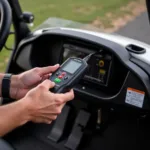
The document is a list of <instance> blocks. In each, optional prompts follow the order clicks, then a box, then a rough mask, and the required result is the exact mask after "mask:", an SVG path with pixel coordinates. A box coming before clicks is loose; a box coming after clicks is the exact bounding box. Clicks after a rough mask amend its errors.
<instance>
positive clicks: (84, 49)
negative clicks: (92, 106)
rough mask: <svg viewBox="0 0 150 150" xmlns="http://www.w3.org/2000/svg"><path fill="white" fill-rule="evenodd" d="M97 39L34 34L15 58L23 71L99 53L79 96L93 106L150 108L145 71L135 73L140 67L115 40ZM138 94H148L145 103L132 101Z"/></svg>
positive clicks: (76, 88)
mask: <svg viewBox="0 0 150 150" xmlns="http://www.w3.org/2000/svg"><path fill="white" fill-rule="evenodd" d="M92 39H93V38H92ZM99 39H100V38H99ZM95 40H96V39H94V40H93V41H92V40H90V36H89V37H84V38H83V37H81V34H80V35H79V36H74V35H73V36H71V35H65V34H62V33H60V34H58V33H53V30H51V32H49V30H48V31H47V30H44V31H42V34H40V36H39V35H34V34H33V35H31V36H30V37H28V38H27V39H25V40H24V41H22V42H21V43H20V45H19V47H18V50H17V52H16V55H15V58H14V59H15V61H16V63H17V65H18V66H19V67H20V68H21V69H23V70H28V69H30V68H34V67H44V66H49V65H55V64H57V63H59V64H62V63H63V62H64V61H65V60H66V59H67V58H69V57H79V58H84V57H86V56H87V55H89V54H90V53H94V52H95V53H96V54H95V55H93V56H92V57H91V58H90V60H89V61H88V64H89V68H88V70H87V72H86V74H85V75H84V77H83V78H82V79H81V80H80V82H79V84H77V85H76V86H75V87H74V91H75V93H76V97H77V98H81V99H83V100H85V101H87V102H92V103H101V102H114V103H117V104H126V105H131V106H136V107H140V108H143V107H145V108H147V107H149V106H148V104H147V103H148V100H146V99H147V98H148V97H147V96H146V95H147V94H146V93H147V91H146V88H145V85H144V84H145V82H144V81H141V78H140V75H142V73H143V72H142V73H140V71H142V70H141V69H140V67H139V68H138V70H136V71H137V72H134V71H135V70H132V69H133V67H137V66H136V65H135V64H134V63H131V62H128V61H129V60H130V54H129V52H128V51H127V50H126V49H125V48H124V47H121V46H118V45H117V44H116V43H111V41H103V39H100V42H96V41H95ZM119 48H120V49H119ZM126 63H127V64H126ZM130 63H131V64H130ZM128 65H131V66H128ZM136 69H137V68H136ZM142 82H143V83H142ZM137 87H138V88H137ZM134 91H137V95H138V92H143V93H144V94H143V96H144V98H143V102H141V103H138V102H137V103H136V104H133V103H130V102H128V97H127V94H128V92H132V93H133V94H135V93H134ZM129 98H130V97H129ZM144 99H145V100H144Z"/></svg>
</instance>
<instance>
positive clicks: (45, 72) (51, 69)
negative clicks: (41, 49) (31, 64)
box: [39, 64, 59, 76]
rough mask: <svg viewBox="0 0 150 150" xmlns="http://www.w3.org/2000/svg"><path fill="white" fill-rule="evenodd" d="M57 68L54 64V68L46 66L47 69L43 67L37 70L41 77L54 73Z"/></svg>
mask: <svg viewBox="0 0 150 150" xmlns="http://www.w3.org/2000/svg"><path fill="white" fill-rule="evenodd" d="M58 68H59V64H56V65H55V66H48V67H43V68H40V69H39V75H40V76H43V75H45V74H49V73H51V72H54V71H56V70H57V69H58Z"/></svg>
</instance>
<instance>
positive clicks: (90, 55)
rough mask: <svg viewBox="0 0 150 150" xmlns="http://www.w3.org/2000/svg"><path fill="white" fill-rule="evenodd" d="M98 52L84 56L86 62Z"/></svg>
mask: <svg viewBox="0 0 150 150" xmlns="http://www.w3.org/2000/svg"><path fill="white" fill-rule="evenodd" d="M96 53H97V52H94V53H91V54H89V55H87V56H86V57H84V58H83V60H85V61H86V62H88V61H89V59H90V58H91V57H92V56H93V55H94V54H96Z"/></svg>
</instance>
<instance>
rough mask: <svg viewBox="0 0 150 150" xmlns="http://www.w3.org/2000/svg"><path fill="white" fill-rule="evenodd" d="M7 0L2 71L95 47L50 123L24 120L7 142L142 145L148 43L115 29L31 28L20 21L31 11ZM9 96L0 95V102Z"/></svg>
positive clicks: (82, 147)
mask: <svg viewBox="0 0 150 150" xmlns="http://www.w3.org/2000/svg"><path fill="white" fill-rule="evenodd" d="M2 1H3V0H2ZM8 2H9V5H10V6H11V8H13V11H12V17H13V24H14V28H15V38H16V40H15V45H14V49H13V51H12V55H11V57H10V61H9V64H8V66H7V70H6V72H7V73H13V74H18V73H20V72H23V71H26V70H29V69H31V68H34V67H44V66H49V65H54V64H56V63H60V64H61V63H63V61H64V60H66V59H67V58H68V57H71V56H76V57H80V58H83V57H85V56H87V55H88V54H90V53H92V52H99V53H98V54H96V55H94V56H93V57H92V58H91V59H90V60H89V62H88V63H89V70H88V71H87V73H86V74H85V76H84V77H83V78H82V79H81V81H80V82H79V83H78V84H77V85H75V86H74V91H75V99H74V100H73V101H71V102H69V103H67V104H66V106H65V107H64V109H63V111H62V113H61V114H60V115H59V116H58V118H57V119H56V121H54V122H53V123H52V124H51V125H46V124H34V123H31V122H29V123H28V124H26V125H24V126H22V127H20V128H17V129H15V130H14V131H12V132H11V133H9V134H7V135H6V136H5V137H4V138H3V139H4V140H5V142H7V143H8V144H9V147H11V148H12V149H15V150H26V149H28V150H32V149H36V150H55V149H56V150H67V149H71V150H76V149H79V150H99V149H100V150H120V149H121V150H126V149H128V150H141V149H142V150H146V149H148V148H149V141H150V136H149V134H150V128H149V127H150V59H149V58H150V45H148V44H145V43H143V42H140V41H137V40H134V39H130V38H127V37H123V36H120V35H117V34H108V33H104V32H98V31H89V30H86V29H85V28H86V27H85V26H84V27H82V28H81V29H77V28H68V27H61V26H60V27H46V26H45V28H38V29H36V30H34V31H33V32H31V31H30V30H29V28H28V26H27V25H26V23H31V22H32V21H33V20H32V19H33V16H32V15H31V14H29V13H28V14H27V13H26V14H22V11H21V9H20V6H19V3H18V1H17V0H10V1H8ZM147 6H149V1H147ZM8 9H9V8H8ZM148 10H149V8H148ZM9 13H10V14H11V11H9ZM10 17H11V16H8V18H9V19H10ZM5 25H6V24H5ZM8 25H10V23H8ZM7 27H8V28H9V27H10V26H7ZM6 35H7V36H8V33H6ZM7 36H6V37H7ZM6 37H5V38H4V41H5V40H6ZM3 45H4V43H3ZM3 45H2V44H1V45H0V46H3ZM11 101H13V100H5V99H4V100H3V104H6V103H8V102H11ZM4 150H5V149H4Z"/></svg>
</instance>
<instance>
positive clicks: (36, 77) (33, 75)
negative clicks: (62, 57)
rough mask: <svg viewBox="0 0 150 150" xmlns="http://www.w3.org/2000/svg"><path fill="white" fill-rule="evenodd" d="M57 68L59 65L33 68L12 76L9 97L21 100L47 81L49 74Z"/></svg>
mask: <svg viewBox="0 0 150 150" xmlns="http://www.w3.org/2000/svg"><path fill="white" fill-rule="evenodd" d="M58 68H59V65H58V64H57V65H55V66H49V67H43V68H33V69H31V70H28V71H26V72H23V73H21V74H19V75H13V76H12V79H11V83H12V84H11V88H10V96H11V98H13V99H21V98H23V97H24V96H25V95H26V93H27V92H28V91H29V90H31V89H32V88H34V87H35V86H37V85H38V84H39V83H41V82H42V81H44V80H45V79H48V78H49V76H50V73H52V72H54V71H55V70H57V69H58Z"/></svg>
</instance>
